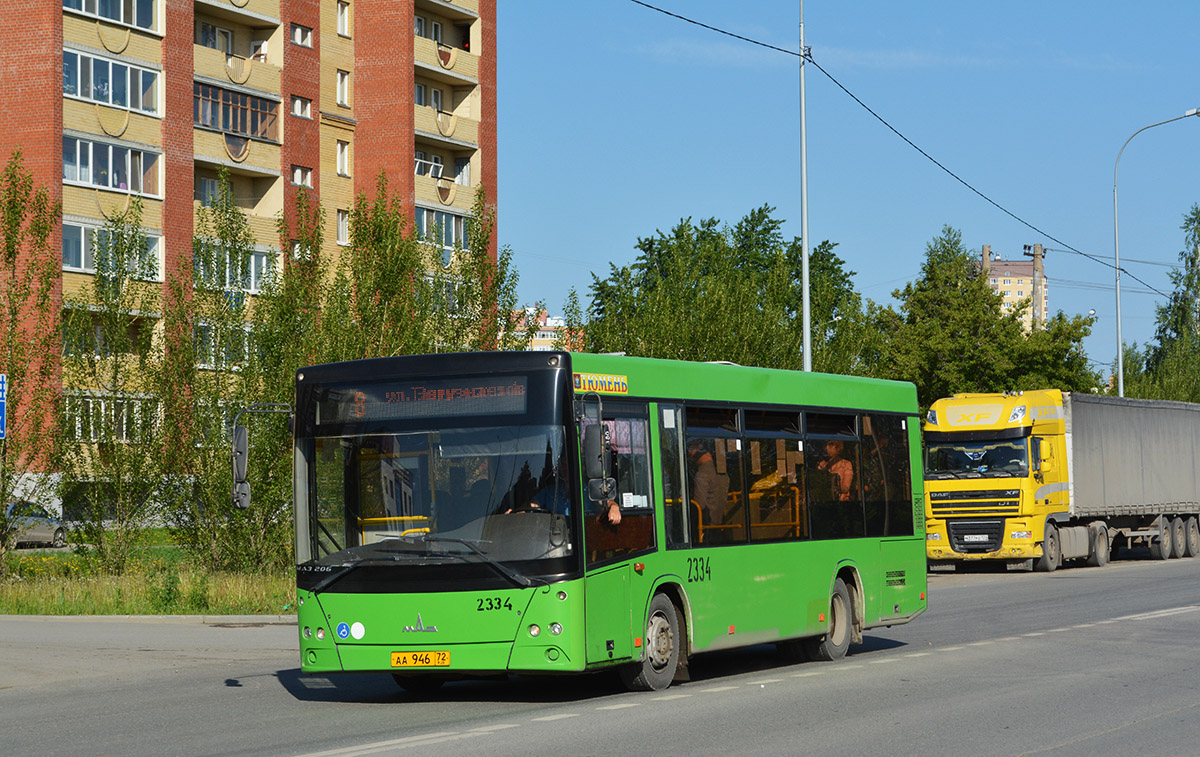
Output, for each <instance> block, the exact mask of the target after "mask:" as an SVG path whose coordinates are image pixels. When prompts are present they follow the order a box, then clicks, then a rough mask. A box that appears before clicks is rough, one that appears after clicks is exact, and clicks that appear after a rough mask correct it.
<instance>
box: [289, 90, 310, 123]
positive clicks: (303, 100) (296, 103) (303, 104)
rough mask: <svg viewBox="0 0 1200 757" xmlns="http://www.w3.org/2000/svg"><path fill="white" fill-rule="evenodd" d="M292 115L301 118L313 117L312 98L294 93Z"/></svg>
mask: <svg viewBox="0 0 1200 757" xmlns="http://www.w3.org/2000/svg"><path fill="white" fill-rule="evenodd" d="M292 115H293V116H299V117H301V118H312V100H309V99H308V98H307V97H300V96H299V95H292Z"/></svg>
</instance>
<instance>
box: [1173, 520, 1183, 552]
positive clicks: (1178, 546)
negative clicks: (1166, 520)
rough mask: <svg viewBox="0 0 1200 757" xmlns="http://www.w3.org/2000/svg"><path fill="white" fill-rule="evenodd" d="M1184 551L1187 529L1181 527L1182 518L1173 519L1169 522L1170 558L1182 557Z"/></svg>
mask: <svg viewBox="0 0 1200 757" xmlns="http://www.w3.org/2000/svg"><path fill="white" fill-rule="evenodd" d="M1185 549H1187V529H1186V528H1185V527H1184V525H1183V518H1175V519H1174V520H1172V521H1171V557H1183V552H1184V550H1185Z"/></svg>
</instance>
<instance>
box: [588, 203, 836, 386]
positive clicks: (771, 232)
mask: <svg viewBox="0 0 1200 757" xmlns="http://www.w3.org/2000/svg"><path fill="white" fill-rule="evenodd" d="M773 212H774V209H773V208H771V207H770V206H766V205H764V206H762V207H759V208H756V209H754V210H752V211H751V212H750V213H748V214H747V215H746V216H745V217H744V218H742V219H741V220H740V221H738V222H737V223H736V224H734V226H733V227H729V226H726V225H722V224H721V223H720V222H719V221H718V220H717V219H715V218H708V219H705V220H702V221H700V222H699V223H693V222H692V220H691V219H683V220H682V221H680V222H679V224H677V225H676V226H675V227H674V228H673V229H672V230H671V231H670V232H669V233H663V232H662V231H659V232H658V233H657V234H656V235H655V236H652V237H646V238H640V239H639V240H638V242H637V245H636V246H637V249H638V250H640V252H641V254H640V255H639V256H638V257H637V259H636V260H635V261H634V262H633V263H632V264H630V265H627V266H616V265H611V266H610V270H609V274H608V276H607V277H605V278H603V279H602V278H600V277H599V276H597V275H595V274H593V277H592V286H591V305H590V307H589V308H588V311H587V313H586V316H585V315H584V313H583V311H582V308H580V307H579V303H578V298H577V297H573V298H572V299H569V301H568V305H567V309H566V310H567V313H566V315H567V324H568V328H567V331H568V333H569V334H571V335H582V337H583V339H582V341H583V346H584V348H585V349H587V350H592V351H597V352H625V353H627V354H630V355H642V356H648V357H662V358H674V359H681V360H728V361H732V362H735V363H741V364H745V365H761V366H770V367H776V368H799V367H801V365H802V363H803V353H802V349H803V333H802V327H801V320H802V312H801V307H802V300H801V290H800V289H799V287H800V276H801V261H800V257H799V256H800V252H799V250H800V246H799V242H798V240H793V241H792V242H791V243H790V244H786V243H785V242H784V239H783V235H782V233H781V232H780V227H781V225H782V221H780V220H778V219H776V218H774V216H773V215H772V214H773ZM813 261H814V264H813V265H812V266H811V270H815V271H816V272H817V273H818V275H821V274H824V275H825V276H826V279H825V281H824V284H823V285H822V289H821V291H822V293H823V295H824V296H823V298H822V299H821V300H819V302H815V303H814V306H813V315H812V318H811V321H812V322H813V324H814V326H815V328H814V331H818V330H819V331H820V334H821V336H822V338H823V339H822V342H821V345H825V344H826V343H831V342H832V340H833V339H834V338H835V336H836V335H837V333H838V331H839V329H840V327H841V324H842V320H843V319H842V318H841V317H835V316H836V315H838V314H839V313H840V310H845V311H847V313H848V311H849V310H850V309H853V308H856V307H857V306H858V300H857V299H855V298H853V297H850V298H847V297H842V296H841V295H842V294H844V292H843V291H842V289H841V287H842V286H843V285H846V284H847V283H848V281H849V278H850V276H852V275H853V274H852V273H850V272H846V271H845V269H844V267H843V265H844V264H843V261H841V260H840V258H838V257H837V256H836V255H834V254H833V245H832V244H830V243H828V242H825V243H822V245H819V246H818V249H817V251H816V252H814V255H813ZM839 277H840V278H839ZM850 291H852V287H850ZM818 308H824V310H819V309H818ZM846 322H847V323H849V322H850V319H849V318H847V319H846ZM821 352H822V350H821V349H818V342H817V340H815V339H814V355H816V356H819V355H821ZM826 352H827V354H826V357H827V358H828V363H829V364H830V365H834V364H836V363H837V361H836V360H835V359H834V358H833V357H832V356H831V355H830V354H829V353H831V352H832V347H831V348H830V349H829V350H827V351H826ZM851 362H852V361H850V360H846V361H844V363H846V364H849V363H851ZM847 370H849V369H847Z"/></svg>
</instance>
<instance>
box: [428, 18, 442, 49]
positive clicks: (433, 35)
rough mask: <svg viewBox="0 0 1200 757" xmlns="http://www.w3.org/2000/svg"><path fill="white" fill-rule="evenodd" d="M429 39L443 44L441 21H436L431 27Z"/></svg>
mask: <svg viewBox="0 0 1200 757" xmlns="http://www.w3.org/2000/svg"><path fill="white" fill-rule="evenodd" d="M429 38H430V39H432V40H433V41H434V42H437V43H439V44H440V43H441V41H442V24H441V22H439V21H434V22H433V23H431V24H430V25H429Z"/></svg>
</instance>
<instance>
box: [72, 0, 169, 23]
mask: <svg viewBox="0 0 1200 757" xmlns="http://www.w3.org/2000/svg"><path fill="white" fill-rule="evenodd" d="M155 2H156V0H124V2H117V0H63V7H64V8H69V9H70V10H73V11H77V12H79V13H83V14H85V15H88V16H95V17H97V18H103V19H105V20H108V21H116V22H118V23H121V24H127V25H129V26H136V27H138V28H139V29H154V6H155Z"/></svg>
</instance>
